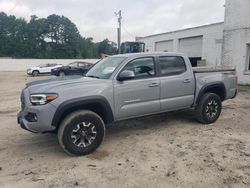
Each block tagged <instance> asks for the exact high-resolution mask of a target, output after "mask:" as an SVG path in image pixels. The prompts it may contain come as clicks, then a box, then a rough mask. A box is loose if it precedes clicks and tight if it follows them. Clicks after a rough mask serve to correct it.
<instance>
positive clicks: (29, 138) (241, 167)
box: [0, 72, 250, 188]
mask: <svg viewBox="0 0 250 188" xmlns="http://www.w3.org/2000/svg"><path fill="white" fill-rule="evenodd" d="M45 78H47V77H44V76H43V77H39V78H32V77H27V76H26V75H25V73H24V72H0V96H1V98H0V187H51V188H52V187H73V186H79V187H164V188H165V187H250V136H249V135H250V116H249V114H250V92H249V91H250V89H249V90H248V89H247V88H243V90H242V91H241V92H240V93H239V95H238V97H237V98H236V99H234V100H230V101H226V102H224V104H223V112H222V115H221V117H220V119H219V120H218V121H217V122H216V123H215V124H213V125H209V126H205V125H201V124H199V123H197V122H196V121H195V120H193V117H192V114H191V113H190V112H175V113H165V114H161V115H156V116H150V117H146V118H140V119H136V120H129V121H125V122H122V123H118V124H115V125H110V126H107V136H106V139H105V141H104V143H103V144H102V146H101V147H100V148H99V149H98V150H97V151H96V152H94V153H93V154H91V155H88V156H85V157H70V156H68V155H67V154H65V153H64V152H63V151H62V149H61V148H60V147H59V144H58V142H57V137H56V136H55V135H53V134H33V133H29V132H27V131H25V130H22V129H21V128H20V127H19V125H18V124H17V123H16V114H17V112H18V111H19V109H20V108H19V106H20V102H19V95H20V90H21V88H23V87H24V84H25V83H26V82H29V81H32V80H35V79H45Z"/></svg>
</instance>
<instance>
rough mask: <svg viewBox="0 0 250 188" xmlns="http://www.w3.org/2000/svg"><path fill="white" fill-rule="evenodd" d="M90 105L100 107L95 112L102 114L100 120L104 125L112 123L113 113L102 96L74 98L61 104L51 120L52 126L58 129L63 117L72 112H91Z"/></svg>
mask: <svg viewBox="0 0 250 188" xmlns="http://www.w3.org/2000/svg"><path fill="white" fill-rule="evenodd" d="M91 104H94V105H97V104H98V106H100V107H101V109H95V110H100V112H101V113H102V115H101V118H102V119H103V121H104V122H105V123H112V122H113V121H114V115H113V111H112V109H111V107H110V104H109V102H108V101H107V99H105V98H104V97H102V96H91V97H80V98H74V99H70V100H67V101H64V102H63V103H61V104H60V105H59V106H58V108H57V110H56V112H55V114H54V117H53V120H52V126H54V127H59V125H60V122H61V121H62V119H63V118H64V117H65V115H67V114H69V113H71V112H72V111H74V110H79V109H86V110H91V108H90V107H91ZM92 111H94V110H92ZM99 115H100V114H99Z"/></svg>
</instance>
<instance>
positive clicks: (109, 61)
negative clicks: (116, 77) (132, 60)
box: [86, 57, 125, 79]
mask: <svg viewBox="0 0 250 188" xmlns="http://www.w3.org/2000/svg"><path fill="white" fill-rule="evenodd" d="M124 59H125V57H107V58H105V59H102V60H101V61H99V62H98V63H97V64H96V65H95V66H94V67H92V68H91V69H90V70H89V71H88V73H87V74H86V76H87V77H94V78H100V79H108V78H109V77H110V76H111V75H112V74H113V72H114V71H115V69H116V68H117V67H118V66H119V65H120V64H121V63H122V61H123V60H124Z"/></svg>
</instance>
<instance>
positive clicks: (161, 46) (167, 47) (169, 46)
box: [155, 40, 173, 52]
mask: <svg viewBox="0 0 250 188" xmlns="http://www.w3.org/2000/svg"><path fill="white" fill-rule="evenodd" d="M155 51H158V52H172V51H173V40H167V41H160V42H156V43H155Z"/></svg>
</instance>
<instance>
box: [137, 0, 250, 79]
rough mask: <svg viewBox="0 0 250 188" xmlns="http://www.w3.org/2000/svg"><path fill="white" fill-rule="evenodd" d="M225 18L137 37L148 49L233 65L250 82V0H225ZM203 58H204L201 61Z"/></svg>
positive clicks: (207, 61)
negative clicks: (191, 26) (206, 23)
mask: <svg viewBox="0 0 250 188" xmlns="http://www.w3.org/2000/svg"><path fill="white" fill-rule="evenodd" d="M225 8H226V11H225V21H224V22H220V23H215V24H210V25H203V26H199V27H194V28H188V29H182V30H178V31H172V32H166V33H161V34H156V35H150V36H146V37H140V38H137V39H136V40H137V41H141V42H144V43H145V49H146V51H169V52H170V51H174V52H182V53H185V54H187V55H188V56H189V58H190V60H191V62H192V64H193V66H196V65H197V63H198V65H199V63H202V64H204V63H205V64H206V65H208V66H214V65H234V66H236V69H237V73H238V75H239V82H240V83H244V84H246V83H248V84H250V62H249V61H250V58H249V56H250V13H249V10H250V0H240V1H236V0H226V6H225ZM199 60H202V61H199Z"/></svg>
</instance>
